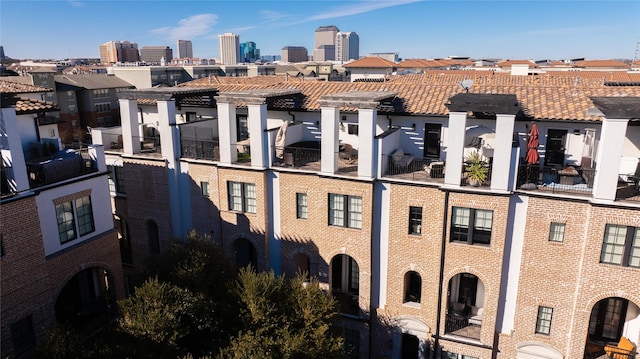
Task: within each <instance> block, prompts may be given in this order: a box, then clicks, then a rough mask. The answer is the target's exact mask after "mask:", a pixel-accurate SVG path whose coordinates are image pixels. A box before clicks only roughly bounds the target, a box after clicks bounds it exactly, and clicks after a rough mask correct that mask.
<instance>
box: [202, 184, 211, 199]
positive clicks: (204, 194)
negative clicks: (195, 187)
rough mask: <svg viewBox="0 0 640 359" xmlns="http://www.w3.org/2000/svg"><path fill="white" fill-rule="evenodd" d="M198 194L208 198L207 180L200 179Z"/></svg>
mask: <svg viewBox="0 0 640 359" xmlns="http://www.w3.org/2000/svg"><path fill="white" fill-rule="evenodd" d="M200 195H201V196H202V197H207V198H209V182H207V181H200Z"/></svg>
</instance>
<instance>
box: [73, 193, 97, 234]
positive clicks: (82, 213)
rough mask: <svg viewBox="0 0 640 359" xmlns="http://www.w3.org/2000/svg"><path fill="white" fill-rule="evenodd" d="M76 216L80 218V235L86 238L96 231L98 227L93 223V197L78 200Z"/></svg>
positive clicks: (76, 202)
mask: <svg viewBox="0 0 640 359" xmlns="http://www.w3.org/2000/svg"><path fill="white" fill-rule="evenodd" d="M75 205H76V216H77V217H78V233H80V235H81V236H84V235H85V234H87V233H91V232H93V231H95V229H96V227H95V224H94V222H93V210H92V208H91V197H89V196H86V197H81V198H76V200H75Z"/></svg>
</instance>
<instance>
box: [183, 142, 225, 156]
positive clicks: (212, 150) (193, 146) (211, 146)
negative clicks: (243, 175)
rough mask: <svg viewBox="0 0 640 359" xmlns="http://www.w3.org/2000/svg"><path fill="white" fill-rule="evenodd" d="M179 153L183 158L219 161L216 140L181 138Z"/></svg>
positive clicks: (218, 143)
mask: <svg viewBox="0 0 640 359" xmlns="http://www.w3.org/2000/svg"><path fill="white" fill-rule="evenodd" d="M180 153H181V156H182V157H184V158H192V159H202V160H210V161H220V141H219V140H218V139H217V138H194V139H185V138H183V139H181V140H180Z"/></svg>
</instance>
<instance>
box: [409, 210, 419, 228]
mask: <svg viewBox="0 0 640 359" xmlns="http://www.w3.org/2000/svg"><path fill="white" fill-rule="evenodd" d="M421 233H422V207H409V234H421Z"/></svg>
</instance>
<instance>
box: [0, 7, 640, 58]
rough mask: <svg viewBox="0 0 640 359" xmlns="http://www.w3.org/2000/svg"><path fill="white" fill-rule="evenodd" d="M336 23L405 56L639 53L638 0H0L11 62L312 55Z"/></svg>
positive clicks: (372, 45) (2, 35)
mask: <svg viewBox="0 0 640 359" xmlns="http://www.w3.org/2000/svg"><path fill="white" fill-rule="evenodd" d="M324 25H335V26H337V27H338V28H339V29H340V30H341V31H355V32H357V33H358V35H359V37H360V55H361V56H363V55H366V54H368V53H375V52H395V53H398V54H399V56H400V57H401V58H403V59H409V58H423V59H428V58H444V57H447V56H468V57H472V58H475V59H480V58H501V59H532V60H543V59H552V60H558V59H571V58H586V59H589V60H596V59H614V58H625V59H632V58H634V56H636V57H638V58H640V0H625V1H615V0H613V1H584V0H582V1H578V0H570V1H562V0H531V1H520V0H502V1H484V0H474V1H462V0H440V1H430V0H362V1H351V0H343V1H334V0H279V1H272V0H260V1H243V0H235V1H229V0H227V1H221V0H173V1H158V0H111V1H106V0H68V1H67V0H48V1H42V0H40V1H33V0H0V45H2V46H3V47H4V51H5V54H6V55H7V56H9V57H11V58H16V59H66V58H98V57H99V46H100V45H101V44H103V43H105V42H107V41H130V42H135V43H137V44H138V48H139V49H140V48H142V47H143V46H169V47H171V48H172V49H173V53H174V56H177V47H176V40H178V39H181V40H191V41H192V43H193V54H194V57H200V58H219V48H218V46H219V45H218V35H219V34H222V33H227V32H232V33H235V34H238V35H240V42H246V41H253V42H255V43H256V46H257V48H259V49H260V52H261V54H262V55H279V54H280V50H281V49H282V48H283V47H284V46H304V47H306V48H307V50H308V51H309V54H312V53H313V48H314V32H315V30H316V29H317V28H318V27H319V26H324Z"/></svg>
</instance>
